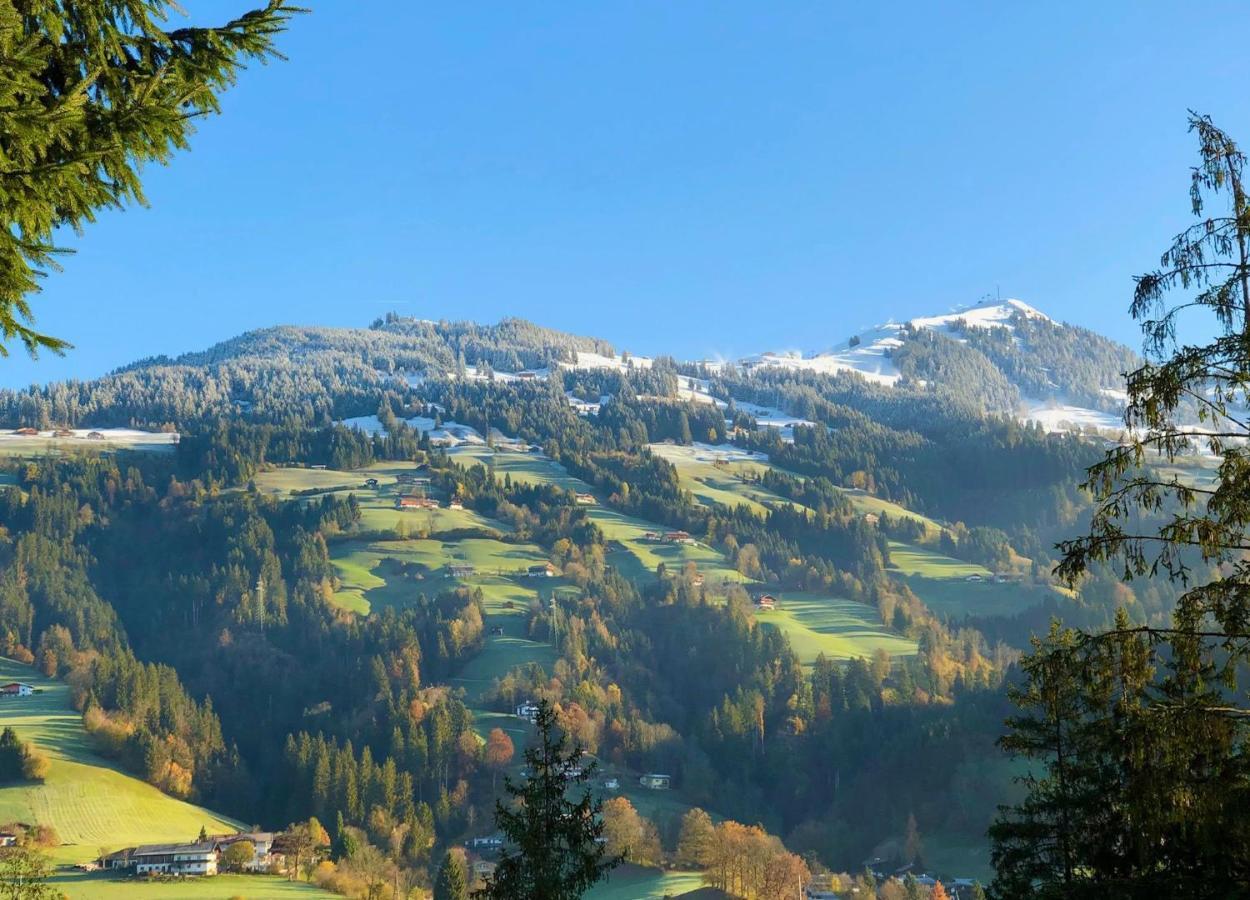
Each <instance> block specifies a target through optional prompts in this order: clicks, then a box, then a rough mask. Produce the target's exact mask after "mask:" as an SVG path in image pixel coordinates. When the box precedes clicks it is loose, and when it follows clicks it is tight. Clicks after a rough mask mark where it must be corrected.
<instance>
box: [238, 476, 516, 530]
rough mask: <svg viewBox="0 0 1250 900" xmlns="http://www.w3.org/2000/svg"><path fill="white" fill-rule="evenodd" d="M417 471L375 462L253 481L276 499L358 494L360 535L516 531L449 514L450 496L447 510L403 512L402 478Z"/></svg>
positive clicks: (461, 512)
mask: <svg viewBox="0 0 1250 900" xmlns="http://www.w3.org/2000/svg"><path fill="white" fill-rule="evenodd" d="M412 471H415V466H414V465H413V464H412V463H407V462H388V463H375V464H374V465H372V466H370V467H369V468H367V469H360V470H355V471H345V470H341V469H307V468H296V467H285V468H277V469H268V470H266V471H263V472H258V473H257V474H256V477H255V478H254V479H252V480H253V482H254V483H255V484H256V489H257V490H258V491H260V492H261V493H263V494H268V495H271V496H274V497H279V498H286V497H290V496H291V494H292V492H297V493H298V494H299V495H300V499H301V500H303V501H304V502H314V501H317V500H320V499H321V498H322V497H323V496H325V495H327V494H337V495H341V496H346V495H347V494H355V495H356V500H357V502H358V503H359V504H360V523H359V530H361V531H365V532H371V533H376V532H381V531H389V532H395V533H396V534H399V533H400V532H401V530H407V531H408V532H409V533H414V534H415V533H422V534H437V533H438V532H440V531H455V530H460V529H469V528H476V529H482V530H486V531H498V532H500V533H507V532H508V531H510V530H511V529H510V527H509V526H508V525H506V524H505V523H503V522H500V521H498V520H496V519H490V518H487V517H486V516H483V515H480V514H478V513H476V512H474V511H473V510H471V509H448V508H447V507H446V501H447V499H448V498H446V497H437V496H436V495H434V494H432V495H431V496H436V499H439V500H440V501H441V502H442V503H443V504H444V505H443V506H441V507H440V508H439V509H397V508H396V506H395V504H396V502H397V500H398V498H399V497H400V496H401V495H403V494H405V493H407V492H408V486H407V485H401V484H400V483H399V481H398V476H399V475H400V474H402V473H404V472H412ZM369 478H376V479H377V480H378V486H377V487H376V488H372V487H366V485H365V480H366V479H369Z"/></svg>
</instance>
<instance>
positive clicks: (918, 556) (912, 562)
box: [890, 541, 993, 578]
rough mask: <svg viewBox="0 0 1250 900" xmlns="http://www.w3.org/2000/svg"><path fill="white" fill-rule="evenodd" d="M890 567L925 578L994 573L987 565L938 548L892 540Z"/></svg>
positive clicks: (961, 576)
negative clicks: (969, 561) (942, 552)
mask: <svg viewBox="0 0 1250 900" xmlns="http://www.w3.org/2000/svg"><path fill="white" fill-rule="evenodd" d="M890 569H891V570H892V571H897V572H899V573H901V574H903V575H920V576H922V577H924V578H967V577H968V576H969V575H980V576H981V577H982V578H989V577H990V576H991V575H992V574H993V573H992V572H990V570H989V569H987V568H985V566H978V565H977V564H976V563H968V562H964V561H963V560H959V559H954V558H953V557H950V556H944V555H942V554H941V553H938V552H937V551H936V550H930V549H929V548H928V547H922V546H918V545H916V544H904V543H902V542H901V541H890Z"/></svg>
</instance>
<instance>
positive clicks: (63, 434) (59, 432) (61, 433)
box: [52, 428, 74, 438]
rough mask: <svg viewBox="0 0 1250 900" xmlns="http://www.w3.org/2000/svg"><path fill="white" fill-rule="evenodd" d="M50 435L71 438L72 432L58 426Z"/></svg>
mask: <svg viewBox="0 0 1250 900" xmlns="http://www.w3.org/2000/svg"><path fill="white" fill-rule="evenodd" d="M52 436H53V437H58V438H72V437H73V436H74V432H72V431H70V430H69V429H68V428H58V429H57V430H56V431H54V432H52Z"/></svg>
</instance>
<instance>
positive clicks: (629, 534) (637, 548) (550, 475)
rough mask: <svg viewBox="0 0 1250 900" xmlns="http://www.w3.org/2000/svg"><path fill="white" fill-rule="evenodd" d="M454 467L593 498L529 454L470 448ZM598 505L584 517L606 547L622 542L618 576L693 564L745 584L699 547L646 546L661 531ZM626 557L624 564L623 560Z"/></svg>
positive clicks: (711, 576) (713, 576)
mask: <svg viewBox="0 0 1250 900" xmlns="http://www.w3.org/2000/svg"><path fill="white" fill-rule="evenodd" d="M456 458H457V459H458V461H460V462H462V463H467V464H473V463H477V464H479V465H488V464H489V465H491V466H492V467H493V469H494V473H495V477H496V478H503V477H504V476H505V475H507V476H508V477H510V478H511V479H512V481H514V482H521V483H523V484H554V485H558V486H559V487H562V488H564V489H566V490H570V491H581V492H588V493H593V491H592V489H591V487H590V485H588V484H586V483H585V482H584V481H581V480H580V479H577V478H574V477H573V476H572V475H569V474H568V472H567V471H565V469H564V467H563V466H561V465H560V464H559V463H557V462H555V461H554V460H551V459H548V458H547V457H545V456H539V455H538V454H530V453H510V452H502V451H501V452H496V453H494V454H493V456H492V454H491V451H490V450H489V449H487V448H481V447H474V448H473V449H472V450H464V451H461V452H459V453H457V454H456ZM603 500H604V498H602V497H600V498H599V503H597V504H596V505H594V506H589V507H587V508H586V509H587V514H588V515H589V517H590V520H591V521H592V522H594V523H595V524H596V525H598V526H599V528H600V529H601V530H602V531H603V534H604V537H605V538H607V539H608V540H609V541H620V542H621V544H623V545H624V547H625V548H626V550H627V554H615V556H616V558H614V559H613V560H611V561H612V562H613V564H614V565H618V566H619V567H620V569H621V571H622V572H623V573H624V574H625V575H627V576H629V577H631V578H634V577H644V576H646V575H649V574H653V573H654V572H655V570H656V568H657V567H658V566H659V564H660V563H664V565H665V566H666V567H667V568H669V569H673V568H681V567H682V566H684V565H685V564H686V563H688V562H693V563H694V564H695V565H696V566H698V568H699V571H700V572H702V573H703V576H704V578H706V579H708V580H709V581H712V582H716V581H738V582H740V581H745V580H746V579H745V578H744V577H743V576H742V575H741V574H739V573H738V571H737V570H736V569H734V568H733V567H732V566H730V565H728V564H727V563H726V561H725V558H724V557H723V556H722V555H721V554H720V553H719V552H718V551H717V550H715V549H713V548H711V547H708V546H706V545H705V544H702V543H692V544H667V543H663V542H661V541H655V540H647V539H646V538H645V537H644V535H645V534H646V533H647V532H664V531H665V530H667V529H665V528H664V526H662V525H657V524H656V523H655V522H648V521H646V520H645V519H638V518H635V517H633V516H628V515H626V514H624V513H622V512H619V511H618V510H615V509H612V508H610V507H607V506H605V505H604V504H603ZM622 557H626V558H622Z"/></svg>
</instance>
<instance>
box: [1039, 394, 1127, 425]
mask: <svg viewBox="0 0 1250 900" xmlns="http://www.w3.org/2000/svg"><path fill="white" fill-rule="evenodd" d="M1024 402H1025V404H1026V406H1027V410H1026V411H1025V413H1024V415H1023V416H1021V418H1022V419H1023V420H1024V421H1026V422H1037V423H1038V424H1040V425H1041V426H1042V427H1043V428H1045V429H1046V430H1047V431H1051V432H1060V431H1070V430H1072V428H1073V427H1077V428H1088V427H1094V428H1100V429H1108V430H1111V431H1123V430H1124V419H1123V418H1122V417H1121V416H1118V415H1116V414H1114V413H1107V412H1102V411H1100V410H1097V409H1088V408H1087V407H1084V406H1070V405H1068V404H1066V403H1057V402H1054V401H1045V400H1025V401H1024Z"/></svg>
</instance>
